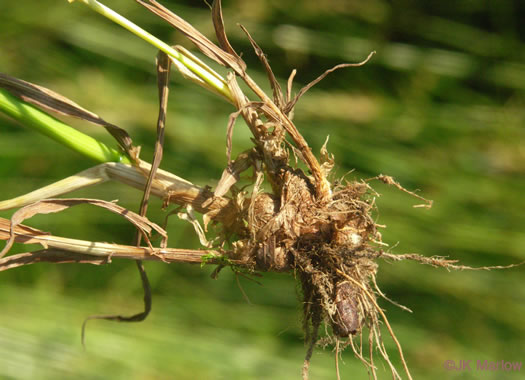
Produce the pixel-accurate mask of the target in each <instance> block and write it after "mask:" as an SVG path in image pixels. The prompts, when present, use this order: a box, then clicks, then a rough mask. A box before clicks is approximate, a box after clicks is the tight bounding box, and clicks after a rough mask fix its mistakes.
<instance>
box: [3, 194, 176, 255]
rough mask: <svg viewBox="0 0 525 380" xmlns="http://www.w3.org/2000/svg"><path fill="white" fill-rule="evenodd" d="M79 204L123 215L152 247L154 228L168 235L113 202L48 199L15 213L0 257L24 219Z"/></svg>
mask: <svg viewBox="0 0 525 380" xmlns="http://www.w3.org/2000/svg"><path fill="white" fill-rule="evenodd" d="M79 204H91V205H94V206H98V207H102V208H105V209H107V210H109V211H111V212H113V213H115V214H118V215H121V216H122V217H123V218H125V219H126V220H128V221H129V222H131V223H132V224H133V225H134V226H135V227H137V228H138V229H139V230H140V232H141V234H142V235H143V236H144V237H145V239H146V241H147V243H148V245H149V246H150V248H152V246H151V243H150V241H149V239H148V236H149V235H150V234H151V231H152V230H155V231H157V232H158V233H159V234H160V235H161V236H163V237H166V231H164V230H163V229H162V228H161V227H160V226H158V225H157V224H155V223H153V222H151V221H149V220H148V219H147V218H145V217H142V216H140V215H138V214H136V213H134V212H133V211H130V210H127V209H125V208H124V207H121V206H119V205H117V204H115V203H113V202H107V201H103V200H100V199H88V198H70V199H46V200H42V201H39V202H36V203H33V204H30V205H28V206H26V207H23V208H21V209H20V210H18V211H17V212H15V213H14V214H13V216H12V217H11V223H10V236H9V240H8V241H7V243H6V245H5V247H4V249H3V250H2V252H0V258H1V257H3V256H4V255H5V254H6V253H7V252H8V251H9V250H10V249H11V247H12V245H13V242H14V241H15V236H16V234H15V228H16V226H18V225H19V224H20V223H22V222H23V221H24V220H26V219H28V218H31V217H32V216H34V215H36V214H50V213H55V212H60V211H63V210H65V209H67V208H69V207H72V206H76V205H79Z"/></svg>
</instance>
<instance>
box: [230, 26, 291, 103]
mask: <svg viewBox="0 0 525 380" xmlns="http://www.w3.org/2000/svg"><path fill="white" fill-rule="evenodd" d="M239 27H240V28H241V29H242V30H243V32H244V33H245V34H246V36H247V37H248V39H249V40H250V43H251V44H252V47H253V50H255V54H256V55H257V57H258V58H259V60H260V61H261V62H262V64H263V66H264V69H265V70H266V74H267V75H268V80H269V81H270V85H271V86H272V90H273V101H274V103H275V104H276V105H277V107H279V108H281V107H282V106H283V105H284V98H283V92H282V90H281V85H280V84H279V82H278V81H277V78H275V75H274V73H273V71H272V68H271V66H270V63H269V62H268V58H267V57H266V55H265V54H264V52H263V51H262V49H261V48H260V47H259V45H258V44H257V42H255V40H254V39H253V38H252V36H251V35H250V33H249V32H248V30H247V29H246V28H245V27H244V26H242V25H240V24H239Z"/></svg>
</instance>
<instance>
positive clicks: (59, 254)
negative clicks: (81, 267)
mask: <svg viewBox="0 0 525 380" xmlns="http://www.w3.org/2000/svg"><path fill="white" fill-rule="evenodd" d="M40 262H48V263H55V264H69V263H77V264H94V265H101V264H106V263H108V262H109V261H108V257H99V256H92V255H86V254H75V255H71V253H70V252H68V251H63V250H61V249H55V248H50V249H42V250H39V251H34V252H26V253H18V254H16V255H11V256H7V257H5V258H3V259H0V272H2V271H5V270H8V269H13V268H18V267H21V266H24V265H30V264H36V263H40Z"/></svg>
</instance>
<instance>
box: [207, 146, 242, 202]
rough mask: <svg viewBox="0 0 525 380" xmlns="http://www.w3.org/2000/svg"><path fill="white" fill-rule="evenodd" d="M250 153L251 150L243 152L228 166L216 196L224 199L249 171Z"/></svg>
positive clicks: (223, 173)
mask: <svg viewBox="0 0 525 380" xmlns="http://www.w3.org/2000/svg"><path fill="white" fill-rule="evenodd" d="M250 152H251V150H248V151H244V152H242V153H241V154H239V155H238V156H237V158H236V159H235V161H233V162H232V163H230V164H228V167H227V168H226V169H224V171H223V172H222V176H221V179H220V180H219V183H218V184H217V187H216V188H215V192H214V193H213V194H214V196H216V197H222V196H223V195H224V194H226V193H227V192H228V191H229V190H230V188H231V187H232V186H233V185H234V184H235V183H237V181H238V180H239V178H240V174H241V173H242V172H243V171H245V170H247V169H248V168H249V167H250V165H251V158H250Z"/></svg>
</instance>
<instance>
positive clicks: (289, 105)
mask: <svg viewBox="0 0 525 380" xmlns="http://www.w3.org/2000/svg"><path fill="white" fill-rule="evenodd" d="M375 53H376V52H375V51H373V52H371V53H370V54H368V57H366V59H365V60H364V61H362V62H359V63H341V64H339V65H336V66H334V67H332V68H331V69H328V70H326V71H325V72H324V73H322V74H321V75H319V76H318V77H317V78H316V79H314V80H313V81H311V82H310V83H308V84H307V85H306V86H304V87H303V88H301V90H299V92H298V93H297V95H295V97H294V98H293V99H292V100H291V101H289V102H288V103H287V104H286V105H285V107H284V113H286V114H288V113H289V112H290V111H292V110H293V108H294V106H295V104H296V103H297V101H298V100H299V98H300V97H301V96H303V95H304V94H305V92H306V91H308V90H309V89H311V88H312V87H313V86H315V85H316V84H317V83H319V82H320V81H322V80H323V79H324V78H325V77H326V76H327V75H328V74H330V73H332V72H334V71H335V70H338V69H343V68H346V67H359V66H363V65H364V64H366V63H367V62H368V61H369V60H370V59H371V58H372V56H373V55H374V54H375Z"/></svg>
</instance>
